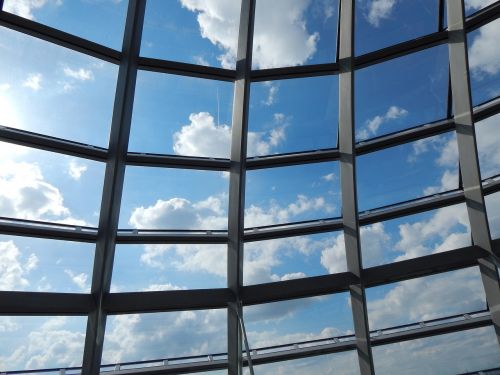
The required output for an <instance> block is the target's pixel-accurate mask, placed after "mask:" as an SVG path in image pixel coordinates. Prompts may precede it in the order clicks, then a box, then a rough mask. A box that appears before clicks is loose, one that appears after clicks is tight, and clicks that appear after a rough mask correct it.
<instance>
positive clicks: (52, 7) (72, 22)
mask: <svg viewBox="0 0 500 375" xmlns="http://www.w3.org/2000/svg"><path fill="white" fill-rule="evenodd" d="M3 3H4V5H3V8H2V9H3V10H4V11H6V12H9V13H14V14H16V15H18V16H20V17H23V18H27V19H30V20H33V21H36V22H40V23H42V24H44V25H47V26H51V27H54V28H56V29H59V30H62V31H65V32H67V33H70V34H74V35H76V36H79V37H82V38H84V39H88V40H91V41H93V42H97V43H100V44H103V45H105V46H108V47H111V48H114V49H116V50H121V47H122V40H123V30H124V25H125V17H126V14H127V3H128V2H127V1H121V0H97V1H96V0H93V1H88V0H70V1H60V0H49V1H47V0H41V1H40V0H38V1H24V0H4V2H3ZM89 25H91V26H89Z"/></svg>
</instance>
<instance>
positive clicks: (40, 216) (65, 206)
mask: <svg viewBox="0 0 500 375" xmlns="http://www.w3.org/2000/svg"><path fill="white" fill-rule="evenodd" d="M0 147H1V151H0V157H1V158H0V216H4V217H10V218H16V219H29V220H42V221H51V222H57V223H66V224H74V225H79V226H97V222H98V221H99V210H100V202H101V194H102V185H103V180H104V164H103V163H99V162H95V161H91V160H86V159H79V158H75V157H72V156H66V155H60V154H57V153H53V152H47V151H41V150H37V149H31V148H28V147H22V146H17V145H12V144H7V143H3V142H0Z"/></svg>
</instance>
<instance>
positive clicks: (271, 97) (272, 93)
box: [262, 81, 279, 107]
mask: <svg viewBox="0 0 500 375" xmlns="http://www.w3.org/2000/svg"><path fill="white" fill-rule="evenodd" d="M264 85H265V86H266V88H267V90H268V91H267V98H266V99H265V100H263V101H262V104H264V105H265V106H267V107H269V106H271V105H273V104H274V103H275V102H276V97H277V95H278V91H279V85H278V84H277V83H272V82H271V81H266V82H264Z"/></svg>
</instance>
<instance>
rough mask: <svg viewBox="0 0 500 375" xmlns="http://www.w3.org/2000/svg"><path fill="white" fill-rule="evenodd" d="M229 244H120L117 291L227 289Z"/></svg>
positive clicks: (115, 270)
mask: <svg viewBox="0 0 500 375" xmlns="http://www.w3.org/2000/svg"><path fill="white" fill-rule="evenodd" d="M226 272H227V245H182V244H176V245H161V244H160V245H117V247H116V252H115V263H114V267H113V280H112V283H111V289H112V290H114V291H117V292H133V291H152V290H178V289H206V288H225V287H226V286H227V281H226Z"/></svg>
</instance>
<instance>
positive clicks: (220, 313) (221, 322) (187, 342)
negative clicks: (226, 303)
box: [102, 309, 227, 367]
mask: <svg viewBox="0 0 500 375" xmlns="http://www.w3.org/2000/svg"><path fill="white" fill-rule="evenodd" d="M225 352H227V311H226V310H225V309H219V310H198V311H179V312H167V313H150V314H131V315H117V316H111V317H109V319H108V322H107V324H106V333H105V335H104V350H103V359H102V363H103V364H104V363H120V362H131V361H138V360H154V359H163V358H165V359H166V358H169V359H172V358H175V357H181V356H196V355H200V356H204V357H203V358H201V359H200V360H206V359H207V355H208V354H215V353H225ZM179 362H182V361H179ZM185 362H186V361H185ZM143 366H144V365H141V367H143Z"/></svg>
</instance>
